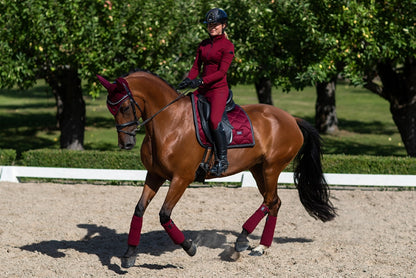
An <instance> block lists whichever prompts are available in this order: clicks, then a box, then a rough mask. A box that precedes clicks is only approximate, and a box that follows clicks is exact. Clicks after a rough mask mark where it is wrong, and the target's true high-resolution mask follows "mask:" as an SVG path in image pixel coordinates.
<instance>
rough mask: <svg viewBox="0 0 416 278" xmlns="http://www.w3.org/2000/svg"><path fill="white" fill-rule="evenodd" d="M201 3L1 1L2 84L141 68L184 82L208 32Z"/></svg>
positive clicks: (92, 83)
mask: <svg viewBox="0 0 416 278" xmlns="http://www.w3.org/2000/svg"><path fill="white" fill-rule="evenodd" d="M201 10H202V9H201V4H200V2H199V1H188V2H187V3H184V2H183V1H172V0H169V1H145V0H137V1H131V2H128V1H121V0H113V1H109V0H106V1H105V0H72V1H62V0H60V1H56V0H49V1H44V0H30V1H29V0H25V1H5V0H2V1H0V26H2V27H1V29H0V38H1V40H0V54H1V55H0V73H1V74H0V86H1V87H2V88H10V87H12V86H13V85H15V84H18V85H19V86H20V87H23V88H29V87H31V86H33V85H34V83H35V80H36V78H39V77H47V76H48V75H50V74H51V73H53V72H54V71H56V70H57V68H59V67H63V66H71V67H72V68H77V69H78V74H79V77H80V78H81V79H82V80H84V81H87V82H88V85H89V86H90V88H89V91H90V92H94V93H96V92H97V91H98V90H101V87H98V86H97V85H96V83H95V81H96V77H95V74H97V73H98V74H102V75H106V76H109V77H111V78H115V77H117V76H120V75H122V74H124V73H126V72H127V71H128V70H129V69H132V68H135V67H140V68H146V69H149V70H152V71H155V72H157V73H158V74H159V75H161V76H163V77H164V78H166V79H168V80H171V81H177V80H179V77H182V75H183V73H184V72H183V67H184V63H185V62H186V64H187V66H189V61H188V60H185V59H184V58H186V57H188V55H192V56H193V55H194V51H195V50H194V47H192V51H191V49H189V47H190V46H191V45H192V46H194V45H195V44H196V43H197V41H198V40H199V38H198V34H200V33H202V26H201V25H200V24H198V20H199V19H200V18H202V16H203V15H202V13H201Z"/></svg>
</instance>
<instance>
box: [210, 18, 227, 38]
mask: <svg viewBox="0 0 416 278" xmlns="http://www.w3.org/2000/svg"><path fill="white" fill-rule="evenodd" d="M207 28H208V33H209V34H210V35H211V36H212V37H214V36H218V35H221V34H222V31H223V29H224V28H225V24H221V23H219V22H216V23H209V24H208V25H207Z"/></svg>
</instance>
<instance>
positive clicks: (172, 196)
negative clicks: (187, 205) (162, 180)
mask: <svg viewBox="0 0 416 278" xmlns="http://www.w3.org/2000/svg"><path fill="white" fill-rule="evenodd" d="M189 183H190V181H186V180H183V179H181V178H174V179H173V180H172V183H171V185H170V187H169V190H168V193H167V195H166V199H165V202H164V203H163V206H162V208H161V210H160V213H159V217H160V224H161V225H162V227H163V228H164V229H165V231H166V232H167V233H168V235H169V237H170V238H171V239H172V241H173V242H174V243H175V244H177V245H180V246H182V248H183V249H184V250H185V251H186V253H187V254H188V255H189V256H194V255H195V254H196V249H197V247H196V245H195V243H193V242H192V240H190V239H185V236H184V234H183V233H182V231H181V230H180V229H179V228H178V227H177V226H176V225H175V223H174V222H173V221H172V219H171V218H170V216H171V214H172V210H173V208H174V207H175V205H176V204H177V202H178V201H179V199H180V198H181V197H182V195H183V193H184V192H185V189H186V188H187V187H188V185H189Z"/></svg>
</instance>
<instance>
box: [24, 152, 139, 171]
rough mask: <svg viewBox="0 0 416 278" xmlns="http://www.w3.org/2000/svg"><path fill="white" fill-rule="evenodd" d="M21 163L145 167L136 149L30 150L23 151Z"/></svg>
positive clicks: (96, 167) (107, 167)
mask: <svg viewBox="0 0 416 278" xmlns="http://www.w3.org/2000/svg"><path fill="white" fill-rule="evenodd" d="M19 165H22V166H37V167H64V168H94V169H144V166H143V164H142V162H141V160H140V154H139V153H138V152H134V151H71V150H50V149H40V150H30V151H26V152H23V153H22V159H21V160H20V161H19Z"/></svg>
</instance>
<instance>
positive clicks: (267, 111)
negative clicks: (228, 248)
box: [97, 70, 336, 268]
mask: <svg viewBox="0 0 416 278" xmlns="http://www.w3.org/2000/svg"><path fill="white" fill-rule="evenodd" d="M97 77H98V79H99V81H100V82H101V84H102V85H103V86H104V87H105V88H106V89H107V91H108V96H107V105H108V106H109V109H110V108H111V109H113V110H111V109H110V111H111V112H112V113H113V115H114V118H115V123H116V127H117V132H118V146H119V147H120V148H121V149H126V150H130V149H132V148H133V147H134V146H135V144H136V138H135V135H136V132H137V131H138V129H139V128H140V127H144V128H145V137H144V139H143V142H142V145H141V160H142V162H143V165H144V166H145V167H146V169H147V175H146V179H145V182H144V186H143V190H142V193H141V197H140V199H139V201H138V203H137V205H136V207H135V209H134V214H133V216H132V219H131V223H130V230H129V235H128V240H127V250H126V252H125V253H124V255H123V256H122V257H121V264H122V267H125V268H128V267H131V266H133V265H134V264H135V261H136V257H137V253H138V251H137V249H138V248H137V246H138V245H139V242H140V234H141V229H142V223H143V215H144V213H145V211H146V208H147V207H148V205H149V203H150V202H151V200H152V199H153V197H154V196H155V194H156V193H157V192H158V190H159V188H160V187H161V186H162V185H163V184H164V183H165V181H166V180H169V181H170V185H169V189H168V192H167V194H166V198H165V200H164V203H163V205H162V207H161V209H160V212H159V219H160V224H161V225H162V227H163V228H164V229H165V231H166V232H167V233H168V235H169V236H170V238H171V239H172V241H173V243H175V244H177V245H180V246H181V247H182V248H183V249H184V250H185V251H186V253H187V254H188V255H190V256H193V255H195V253H196V250H197V246H196V244H195V243H194V242H193V241H192V239H186V238H185V236H184V234H183V233H182V231H181V230H180V229H179V227H177V226H176V225H175V223H174V222H173V220H172V219H171V214H172V210H173V209H174V207H175V205H176V204H177V203H178V201H179V200H180V198H181V196H182V195H183V193H184V192H185V190H186V188H187V187H188V186H189V185H190V184H191V183H192V182H193V181H194V179H195V173H196V171H197V169H198V166H199V164H200V162H201V160H202V159H203V156H204V152H205V149H204V148H203V147H202V146H201V145H200V144H199V143H198V142H197V138H196V135H195V132H196V128H195V125H194V122H193V117H192V113H193V112H192V106H191V100H190V98H189V97H185V96H184V94H183V93H179V92H178V91H177V90H176V89H175V88H174V87H173V86H172V85H170V84H169V83H168V82H166V81H165V80H163V79H162V78H160V77H159V76H157V75H156V74H153V73H152V72H149V71H146V70H136V71H135V72H131V73H129V74H128V75H125V76H124V77H119V78H117V79H116V82H113V83H110V82H109V81H107V80H106V79H104V78H103V77H101V76H99V75H97ZM241 107H242V108H243V109H244V111H245V112H246V113H247V115H248V116H249V118H250V120H251V122H252V125H253V132H254V139H255V144H254V146H253V147H250V148H232V149H229V150H228V160H229V167H228V169H227V170H226V172H225V173H223V174H222V176H228V175H233V174H236V173H239V172H241V171H244V170H248V171H250V172H251V173H252V175H253V177H254V179H255V181H256V183H257V187H258V190H259V192H260V194H261V196H262V197H263V199H262V202H261V205H260V207H259V208H258V209H257V210H256V211H255V212H254V213H253V214H252V215H251V217H249V218H248V220H247V221H246V222H245V223H244V224H243V226H242V232H241V233H240V234H239V236H238V237H237V239H236V241H235V246H234V249H235V251H236V252H243V251H245V250H247V249H249V240H248V236H249V235H250V234H251V233H252V232H253V231H254V229H255V228H256V227H257V225H258V224H259V223H260V221H261V220H262V219H263V218H264V217H265V216H267V217H266V221H265V224H264V229H263V233H262V237H261V240H260V244H259V245H258V246H257V247H256V248H254V249H252V251H251V254H252V255H258V256H261V255H262V254H263V253H264V250H266V249H267V248H268V247H270V245H271V243H272V241H273V237H274V230H275V226H276V219H277V214H278V211H279V208H280V206H281V200H280V198H279V196H278V194H277V186H278V184H277V181H278V178H279V175H280V173H281V172H282V171H283V170H284V169H285V168H286V167H287V166H288V164H289V163H290V162H291V161H292V160H293V165H294V184H295V185H296V188H297V190H298V194H299V198H300V201H301V203H302V205H303V206H304V208H305V209H306V211H307V212H308V213H309V214H310V215H311V216H312V217H314V218H315V219H319V220H321V221H323V222H325V221H329V220H332V219H333V218H334V217H335V216H336V208H335V207H334V206H333V205H332V203H331V201H330V200H329V199H330V195H329V186H328V184H327V182H326V181H325V178H324V175H323V169H322V163H321V156H322V140H321V137H320V135H319V133H318V132H317V130H316V129H315V128H314V127H313V126H311V125H310V124H309V123H308V122H307V121H305V120H303V119H300V118H296V117H294V116H292V115H290V114H289V113H287V112H285V111H283V110H282V109H279V108H277V107H275V106H272V105H266V104H250V105H244V106H241ZM139 119H142V121H143V122H140V121H139ZM206 178H207V179H210V178H215V177H213V176H210V173H207V176H206ZM190 205H192V204H190ZM238 254H239V253H238Z"/></svg>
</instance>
